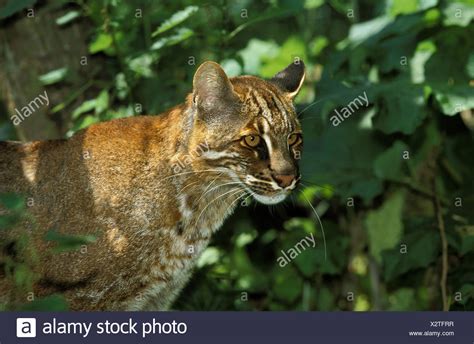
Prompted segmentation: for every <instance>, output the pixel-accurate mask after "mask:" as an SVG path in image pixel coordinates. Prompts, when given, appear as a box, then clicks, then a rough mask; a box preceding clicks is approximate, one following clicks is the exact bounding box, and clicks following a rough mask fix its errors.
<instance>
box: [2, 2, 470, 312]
mask: <svg viewBox="0 0 474 344" xmlns="http://www.w3.org/2000/svg"><path fill="white" fill-rule="evenodd" d="M12 3H13V2H9V4H8V6H10V7H7V8H4V9H2V10H1V11H0V13H3V16H5V13H11V12H12V10H11V9H10V8H11V6H12V5H11V4H12ZM19 3H20V2H19ZM64 7H65V8H66V9H67V10H68V12H67V13H66V14H62V15H61V16H58V19H57V25H58V30H60V29H61V28H63V27H65V26H67V25H68V24H69V23H71V22H73V21H78V20H82V21H84V22H86V23H87V24H88V25H90V26H91V27H92V32H91V34H90V36H89V41H88V51H89V54H90V57H91V58H92V61H100V62H98V63H100V64H101V71H100V72H99V73H98V74H97V75H96V76H95V77H94V79H93V80H88V81H87V83H86V84H84V85H85V86H84V85H81V84H78V85H75V86H76V89H75V91H73V92H72V93H71V95H70V97H68V98H66V99H64V100H63V101H62V103H61V102H60V103H58V104H54V105H55V107H54V108H53V113H59V112H67V113H68V114H69V117H68V120H69V123H68V125H69V126H68V129H69V132H68V135H72V134H73V133H74V132H75V131H77V130H79V129H81V128H84V127H86V126H88V125H90V124H93V123H96V122H99V121H104V120H109V119H113V118H119V117H124V116H132V115H140V114H142V113H152V114H159V113H160V112H161V111H163V110H165V109H166V108H169V107H170V106H173V105H175V104H177V103H180V102H181V101H182V100H183V98H184V96H185V95H186V93H188V92H189V91H190V90H191V84H192V76H193V73H194V71H195V69H196V67H197V65H198V64H199V63H201V62H202V61H204V60H215V61H218V62H220V63H221V65H222V66H223V67H224V69H225V70H226V72H227V73H228V74H229V75H231V76H233V75H239V74H242V73H249V74H255V75H260V76H263V77H270V76H272V75H273V74H274V73H275V72H277V71H278V70H280V69H281V68H283V67H284V66H286V65H287V64H288V63H289V62H291V61H292V60H293V59H294V58H296V57H298V58H301V59H303V60H304V61H305V64H306V66H307V80H306V82H305V84H304V86H303V89H302V91H301V92H300V95H299V96H298V98H297V100H296V103H297V110H298V113H299V116H300V119H301V121H302V123H303V128H304V131H305V132H304V139H305V151H304V156H303V160H302V174H303V182H302V188H301V194H300V195H295V197H294V202H293V204H291V202H289V203H288V205H287V206H286V207H284V206H282V207H280V206H279V207H276V208H275V209H267V208H266V207H263V206H260V205H255V207H254V205H252V206H250V207H241V209H240V210H239V211H238V212H237V214H236V215H234V216H233V217H232V218H231V219H230V220H229V221H228V222H227V223H226V225H225V226H224V228H223V229H222V230H221V231H220V232H219V233H218V234H217V236H216V238H215V239H214V241H213V242H212V244H211V246H210V247H209V248H208V249H207V250H206V251H205V252H204V254H203V256H202V257H201V259H200V260H199V264H198V269H197V272H196V274H195V276H194V277H193V279H192V281H191V283H190V285H189V286H188V287H187V288H186V289H185V290H184V292H183V293H182V295H181V297H180V299H179V300H178V301H177V302H176V304H175V308H177V309H192V310H226V309H238V310H254V309H261V310H288V309H291V310H294V309H298V310H369V309H386V310H438V309H441V308H442V295H441V292H440V288H439V283H440V282H439V281H440V275H441V272H442V270H443V267H442V260H441V255H442V241H441V238H440V230H439V227H440V224H439V222H438V220H437V215H438V213H437V212H436V211H435V207H434V206H433V204H434V203H435V201H436V199H439V201H440V203H441V215H442V216H441V218H442V219H443V222H444V227H445V231H446V238H447V243H448V253H447V254H448V258H449V259H448V261H449V270H448V279H447V291H448V294H447V298H448V301H449V304H450V309H452V310H468V309H470V310H472V309H474V292H473V290H474V289H473V285H474V239H473V237H474V215H473V213H472V209H473V208H474V197H473V195H474V183H473V181H472V170H473V167H474V145H473V134H472V130H473V129H474V124H473V119H472V118H473V117H472V116H473V113H472V109H473V108H474V92H473V77H474V53H473V52H474V41H473V40H472V37H473V35H474V25H473V24H472V19H473V14H474V4H473V2H472V1H470V0H464V1H461V0H459V1H441V0H439V1H438V0H430V1H417V0H391V1H388V0H387V1H371V0H358V1H349V0H341V1H333V0H327V1H323V0H306V1H283V0H279V1H268V2H267V1H264V2H250V1H246V0H239V1H232V2H231V1H219V2H218V3H216V4H214V3H209V2H204V1H187V0H181V1H174V2H172V3H163V2H148V1H139V0H132V1H122V0H96V1H88V2H82V1H79V2H78V4H77V5H71V4H68V5H64ZM9 9H10V10H9ZM6 11H7V12H6ZM8 11H9V12H8ZM94 59H97V60H94ZM67 68H68V66H58V68H57V69H56V70H52V71H50V72H49V73H47V74H45V75H43V76H42V77H41V78H40V82H42V83H43V84H44V85H45V87H47V88H48V87H54V86H57V85H62V84H65V83H67V82H68V74H67ZM86 89H87V93H86V94H87V96H84V94H83V93H84V92H85V90H86ZM78 90H79V91H78ZM363 94H366V95H367V99H368V102H369V104H368V106H365V105H360V106H358V107H357V109H355V111H353V112H352V113H351V115H350V116H348V117H347V118H344V120H343V121H342V122H341V123H340V124H339V125H337V126H334V125H333V122H332V121H331V117H332V116H334V115H335V113H336V110H338V111H340V110H341V109H342V108H343V107H347V106H348V105H349V104H351V103H352V102H353V101H354V99H356V98H357V97H358V96H361V95H363ZM78 97H82V98H81V99H83V101H82V104H81V105H79V106H78V107H76V108H72V107H71V106H70V104H71V99H76V98H78ZM309 202H311V204H308V203H309ZM313 206H314V210H315V211H316V212H317V214H318V215H319V217H320V218H321V220H322V224H323V226H324V233H323V228H322V227H321V225H320V224H319V221H318V219H317V217H316V216H315V214H314V212H313V209H312V207H313ZM1 221H2V222H1V223H2V224H3V223H4V221H6V220H4V217H2V220H1ZM309 234H313V235H314V237H315V238H316V247H315V248H311V249H309V248H308V249H306V250H304V251H303V252H301V253H300V254H299V255H298V256H297V257H296V258H295V259H294V260H292V261H291V262H289V264H287V265H286V266H284V267H280V266H279V265H278V263H277V259H278V257H280V256H281V255H282V250H283V251H284V250H287V249H288V248H290V247H293V246H294V245H295V244H296V243H298V242H299V241H300V240H301V239H302V238H304V237H305V236H307V235H309ZM83 239H84V238H83ZM86 239H87V238H86ZM61 240H62V239H61ZM87 240H88V239H87ZM66 242H69V241H68V240H66ZM72 244H73V246H74V245H75V241H74V240H73V241H72ZM19 279H21V277H19ZM351 295H352V296H353V297H352V296H351ZM52 303H54V304H55V306H53V305H51V307H54V308H55V309H56V308H57V307H58V308H60V307H59V306H56V304H57V303H58V302H56V301H54V302H53V301H52Z"/></svg>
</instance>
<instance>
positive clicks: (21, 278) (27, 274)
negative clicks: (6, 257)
mask: <svg viewBox="0 0 474 344" xmlns="http://www.w3.org/2000/svg"><path fill="white" fill-rule="evenodd" d="M14 279H15V285H16V286H17V287H18V288H30V287H31V285H32V284H33V273H32V272H31V270H30V268H29V267H28V266H27V265H25V264H16V265H15V271H14Z"/></svg>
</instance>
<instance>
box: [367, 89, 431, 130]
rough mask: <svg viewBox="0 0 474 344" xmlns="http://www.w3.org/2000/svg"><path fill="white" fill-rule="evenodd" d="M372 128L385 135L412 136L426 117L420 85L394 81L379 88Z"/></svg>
mask: <svg viewBox="0 0 474 344" xmlns="http://www.w3.org/2000/svg"><path fill="white" fill-rule="evenodd" d="M377 103H378V105H379V108H380V110H379V111H378V113H377V115H376V116H375V117H374V119H373V123H374V127H375V128H377V129H380V130H381V131H382V132H384V133H385V134H393V133H396V132H401V133H403V134H412V133H413V132H414V131H415V129H416V128H418V127H419V126H420V125H421V123H422V122H423V120H424V118H425V117H426V109H425V98H424V91H423V86H422V85H413V84H410V83H408V82H406V81H396V82H392V83H389V84H385V85H383V86H381V87H380V93H379V98H378V101H377Z"/></svg>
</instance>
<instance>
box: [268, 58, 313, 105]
mask: <svg viewBox="0 0 474 344" xmlns="http://www.w3.org/2000/svg"><path fill="white" fill-rule="evenodd" d="M304 76H305V65H304V62H303V60H301V59H295V60H294V61H293V62H292V63H290V64H289V65H288V66H287V67H286V68H285V69H283V70H282V71H281V72H279V73H277V74H276V75H275V76H274V77H273V78H272V81H273V82H274V83H275V84H277V85H278V86H279V87H280V88H281V89H282V90H283V91H285V92H287V93H289V94H290V96H291V97H294V96H296V94H297V93H298V91H299V89H300V87H301V85H302V83H303V80H304Z"/></svg>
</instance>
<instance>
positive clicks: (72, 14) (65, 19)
mask: <svg viewBox="0 0 474 344" xmlns="http://www.w3.org/2000/svg"><path fill="white" fill-rule="evenodd" d="M80 15H81V13H80V12H79V11H69V12H68V13H66V14H65V15H63V16H61V17H59V18H58V19H56V24H57V25H59V26H62V25H66V24H68V23H70V22H72V21H73V20H74V19H76V18H79V16H80Z"/></svg>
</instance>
